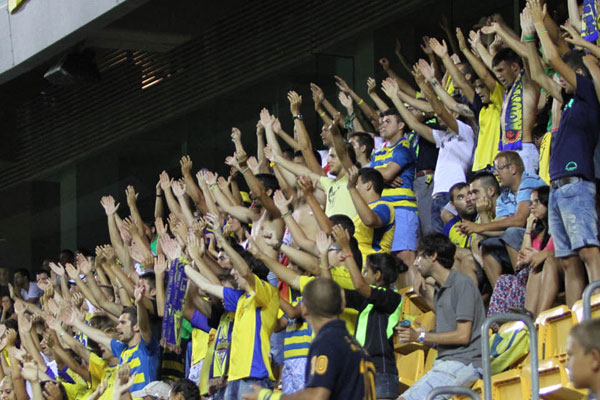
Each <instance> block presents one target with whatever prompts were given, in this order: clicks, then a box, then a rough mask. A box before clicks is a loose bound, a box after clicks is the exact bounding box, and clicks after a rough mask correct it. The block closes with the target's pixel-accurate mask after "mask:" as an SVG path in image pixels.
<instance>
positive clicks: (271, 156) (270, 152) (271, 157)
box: [264, 145, 275, 162]
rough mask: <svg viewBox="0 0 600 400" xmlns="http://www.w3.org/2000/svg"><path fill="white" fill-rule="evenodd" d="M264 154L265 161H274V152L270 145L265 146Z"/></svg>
mask: <svg viewBox="0 0 600 400" xmlns="http://www.w3.org/2000/svg"><path fill="white" fill-rule="evenodd" d="M264 154H265V157H266V158H267V160H269V161H271V162H273V161H275V152H274V151H273V149H272V148H271V146H270V145H266V146H265V149H264Z"/></svg>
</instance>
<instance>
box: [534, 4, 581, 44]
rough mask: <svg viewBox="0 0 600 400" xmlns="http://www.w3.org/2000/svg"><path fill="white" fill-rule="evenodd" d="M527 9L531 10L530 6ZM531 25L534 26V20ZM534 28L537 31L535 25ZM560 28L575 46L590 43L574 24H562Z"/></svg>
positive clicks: (568, 41) (567, 39)
mask: <svg viewBox="0 0 600 400" xmlns="http://www.w3.org/2000/svg"><path fill="white" fill-rule="evenodd" d="M525 10H527V11H528V12H529V8H526V9H525ZM525 10H523V12H525ZM530 15H531V14H530ZM531 25H532V26H533V20H532V22H531ZM533 28H534V32H535V27H533ZM560 28H561V29H562V30H563V31H564V32H563V34H562V36H563V38H564V39H565V41H566V42H567V43H570V44H572V45H574V46H578V47H584V46H583V45H586V44H587V43H588V42H587V40H585V39H584V38H582V37H581V35H580V34H579V32H577V30H576V29H575V28H573V25H571V24H564V25H561V27H560Z"/></svg>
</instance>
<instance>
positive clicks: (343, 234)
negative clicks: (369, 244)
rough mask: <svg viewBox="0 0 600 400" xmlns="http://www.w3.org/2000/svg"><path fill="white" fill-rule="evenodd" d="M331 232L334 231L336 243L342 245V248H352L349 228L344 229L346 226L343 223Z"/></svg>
mask: <svg viewBox="0 0 600 400" xmlns="http://www.w3.org/2000/svg"><path fill="white" fill-rule="evenodd" d="M331 233H332V235H333V238H334V239H335V241H336V243H337V244H339V245H340V248H342V249H349V248H350V234H349V233H348V231H347V230H345V229H344V227H343V226H342V225H335V226H334V227H333V228H332V230H331Z"/></svg>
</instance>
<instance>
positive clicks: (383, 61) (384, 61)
mask: <svg viewBox="0 0 600 400" xmlns="http://www.w3.org/2000/svg"><path fill="white" fill-rule="evenodd" d="M379 64H380V65H381V67H382V68H383V70H384V71H387V70H389V69H390V60H388V59H387V58H386V57H383V58H380V59H379Z"/></svg>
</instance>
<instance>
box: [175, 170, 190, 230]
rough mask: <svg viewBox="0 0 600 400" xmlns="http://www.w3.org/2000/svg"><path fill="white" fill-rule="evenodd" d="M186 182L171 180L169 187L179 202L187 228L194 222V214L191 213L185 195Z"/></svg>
mask: <svg viewBox="0 0 600 400" xmlns="http://www.w3.org/2000/svg"><path fill="white" fill-rule="evenodd" d="M186 186H187V185H186V184H185V182H181V181H173V183H172V184H171V189H172V190H173V194H174V195H175V198H177V202H178V203H179V207H180V208H181V214H183V218H184V219H183V220H184V221H185V224H186V225H187V227H188V228H190V227H191V226H192V224H193V223H194V215H193V214H192V210H191V209H190V205H189V204H188V201H187V199H186V197H185V193H186Z"/></svg>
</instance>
